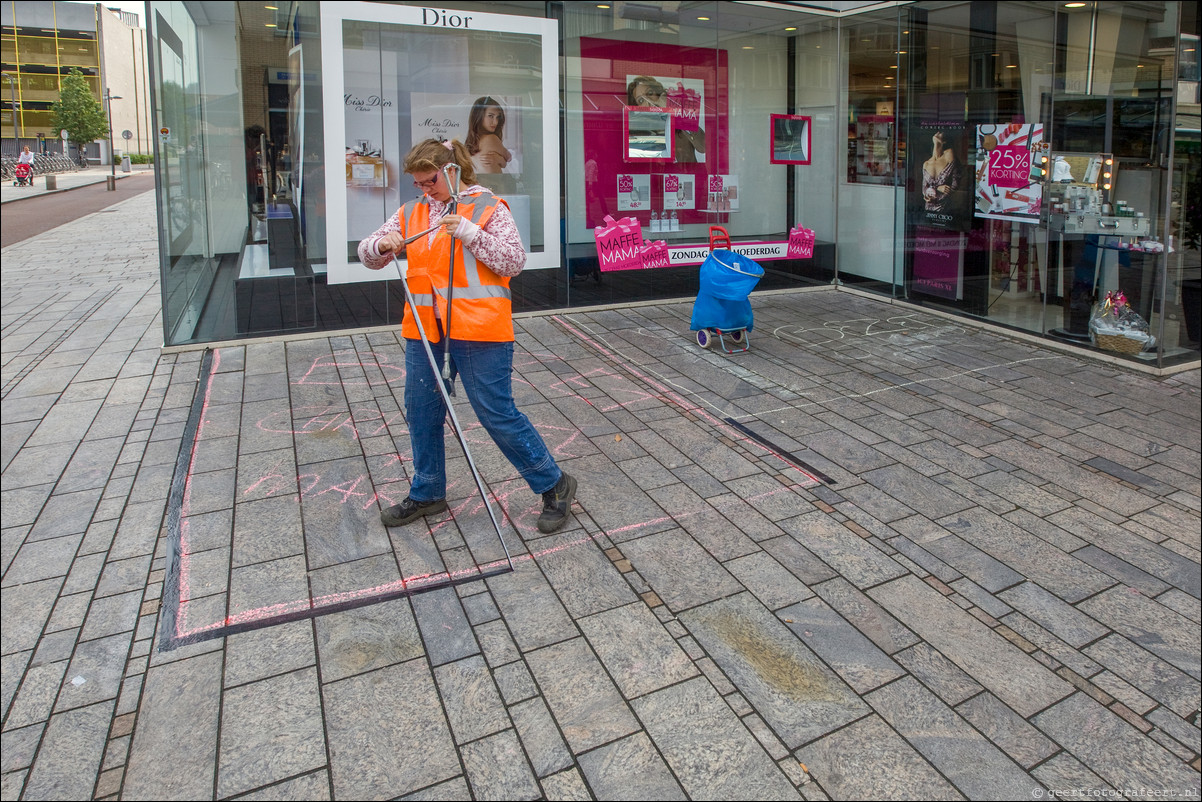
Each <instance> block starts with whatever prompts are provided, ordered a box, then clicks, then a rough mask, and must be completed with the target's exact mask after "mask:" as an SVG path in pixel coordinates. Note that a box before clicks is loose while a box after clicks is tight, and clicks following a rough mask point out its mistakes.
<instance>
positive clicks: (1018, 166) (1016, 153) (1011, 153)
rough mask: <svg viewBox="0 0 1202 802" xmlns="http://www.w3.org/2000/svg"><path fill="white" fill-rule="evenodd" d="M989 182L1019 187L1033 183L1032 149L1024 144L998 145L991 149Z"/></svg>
mask: <svg viewBox="0 0 1202 802" xmlns="http://www.w3.org/2000/svg"><path fill="white" fill-rule="evenodd" d="M989 183H990V184H992V185H993V186H995V187H1010V188H1018V187H1025V186H1027V185H1028V184H1030V183H1031V151H1029V150H1027V148H1026V147H1025V146H1023V145H998V146H997V147H996V148H994V149H993V150H991V151H989Z"/></svg>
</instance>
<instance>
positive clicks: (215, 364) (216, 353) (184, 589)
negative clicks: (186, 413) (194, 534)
mask: <svg viewBox="0 0 1202 802" xmlns="http://www.w3.org/2000/svg"><path fill="white" fill-rule="evenodd" d="M220 366H221V351H220V350H219V349H214V350H213V361H212V363H211V364H210V366H209V378H208V379H207V380H206V381H205V392H204V401H203V402H202V403H201V407H200V420H199V421H198V422H197V425H196V433H195V434H193V435H192V453H191V454H189V455H188V472H187V475H186V478H185V480H184V494H183V500H182V501H181V502H180V526H179V551H180V553H179V615H177V616H176V619H175V633H176V637H179V635H180V632H181V631H182V629H183V628H184V627H186V626H187V623H186V621H185V619H186V617H187V610H186V607H185V602H187V601H188V600H189V598H190V595H189V589H190V584H189V579H190V577H191V566H190V564H189V563H190V560H189V557H190V552H189V550H188V528H189V521H188V511H189V509H190V507H191V504H192V472H193V469H194V468H195V467H196V452H197V448H196V444H197V443H199V442H200V437H201V432H203V431H204V427H205V417H206V416H207V415H208V412H209V406H210V403H211V402H212V398H213V380H214V379H215V378H216V377H217V369H218V368H219V367H220Z"/></svg>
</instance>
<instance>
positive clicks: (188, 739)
mask: <svg viewBox="0 0 1202 802" xmlns="http://www.w3.org/2000/svg"><path fill="white" fill-rule="evenodd" d="M221 662H222V655H221V654H220V653H219V652H211V653H209V654H202V655H199V656H197V657H192V658H188V659H185V660H179V661H176V662H171V663H165V664H163V665H159V666H155V667H153V668H151V669H150V670H149V671H147V672H146V681H145V684H144V686H143V688H142V694H141V697H142V704H143V705H144V707H143V709H142V711H141V712H140V713H139V715H138V726H137V728H136V729H135V730H134V734H133V742H132V743H131V745H130V750H129V761H128V763H127V764H126V768H125V779H124V782H123V784H122V793H123V795H125V796H127V797H129V798H130V799H165V800H169V799H197V798H208V797H211V796H212V795H213V783H214V772H215V771H216V769H217V733H218V725H219V717H220V701H221V693H220V689H221V673H220V672H221ZM180 743H191V744H194V745H195V746H194V748H192V749H177V748H176V745H177V744H180Z"/></svg>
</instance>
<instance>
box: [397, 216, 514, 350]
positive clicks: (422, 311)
mask: <svg viewBox="0 0 1202 802" xmlns="http://www.w3.org/2000/svg"><path fill="white" fill-rule="evenodd" d="M497 203H504V201H502V200H500V199H499V198H496V197H494V196H492V195H491V194H483V193H482V194H480V195H477V196H474V197H472V198H470V199H468V200H466V201H461V202H460V203H459V206H458V209H457V211H458V213H459V214H461V215H462V216H463V217H465V218H466V219H468V220H470V221H471V222H473V223H475V224H476V225H478V226H480V227H482V228H483V227H484V226H486V225H487V224H488V220H489V219H490V218H491V216H492V211H493V209H495V208H496V205H497ZM423 207H424V208H423ZM397 217H398V222H399V223H400V224H401V226H400V227H401V230H402V231H406V232H408V231H419V230H423V229H425V228H428V227H429V221H430V209H429V200H428V198H427V197H422V198H421V199H419V200H417V201H411V202H410V203H407V204H405V205H404V206H402V207H401V208H400V209H398V210H397ZM444 236H446V235H445V234H443V233H442V232H437V233H435V234H433V235H426V236H425V237H424V238H422V239H420V240H417V241H416V242H415V243H413V244H411V245H410V246H409V247H410V248H412V249H413V250H412V252H411V254H410V256H411V259H412V261H411V262H410V266H409V276H408V283H409V289H410V294H411V296H412V298H413V303H414V305H415V306H416V309H410V308H409V307H408V305H406V309H405V317H404V320H403V321H402V324H401V333H402V335H403V336H405V337H406V338H410V339H416V338H417V337H418V333H417V325H416V323H415V322H414V321H413V313H414V312H416V313H417V314H418V315H419V316H420V317H421V319H422V324H423V326H424V327H425V330H426V335H427V336H428V337H430V339H431V341H432V342H437V341H438V340H439V339H440V333H439V330H438V327H437V326H435V325H434V322H435V319H436V314H437V315H439V316H442V317H444V319H445V318H447V317H449V319H450V325H451V328H452V329H453V333H454V335H455V338H456V339H463V340H473V341H482V342H507V341H508V342H511V341H512V340H513V318H512V313H511V308H510V304H511V293H510V290H509V279H508V278H507V277H505V276H499V275H497V274H496V273H493V272H492V271H491V270H490V269H489V268H488V266H487V265H486V264H484V263H482V262H478V261H477V260H476V258H475V256H474V255H473V254H472V253H471V251H470V250H468V249H467V248H465V247H463V244H462V243H460V242H459V241H458V240H453V239H443V237H444ZM415 245H416V247H414V246H415ZM413 257H416V258H413ZM451 258H453V259H454V261H455V275H454V280H455V287H454V290H453V291H452V292H450V293H449V295H450V299H449V301H448V291H447V287H446V282H448V281H449V280H450V279H451V276H450V273H449V270H448V267H449V265H448V262H449V260H450V259H451ZM419 265H420V266H419ZM436 302H437V306H436ZM444 310H445V311H444Z"/></svg>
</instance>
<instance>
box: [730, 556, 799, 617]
mask: <svg viewBox="0 0 1202 802" xmlns="http://www.w3.org/2000/svg"><path fill="white" fill-rule="evenodd" d="M724 565H725V566H726V570H728V571H730V572H731V574H733V575H734V577H735V578H736V579H738V580H739V582H740V583H741V584H742V585H743V587H745V588H747V589H748V590H750V591H751V592H752V593H754V594H755V597H756V598H757V599H759V600H760V602H761V603H763V605H764V606H765V607H767V608H768V609H769V610H778V609H780V608H781V607H785V606H788V605H790V604H796V603H797V602H799V601H804V600H805V599H808V598H811V597H813V595H814V591H812V590H810V589H809V588H807V587H806V586H805V585H804V584H802V583H801V581H800V580H798V579H797V577H795V576H794V575H793V574H791V573H790V572H789V571H788V570H786V569H785V567H784V566H782V565H781V564H780V563H778V562H777V561H776V560H774V559H772V557H771V556H770V555H769V554H768V553H766V552H763V551H759V552H756V553H754V554H748V555H747V556H745V557H739V558H737V559H734V560H730V561H728V562H726V563H724Z"/></svg>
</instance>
